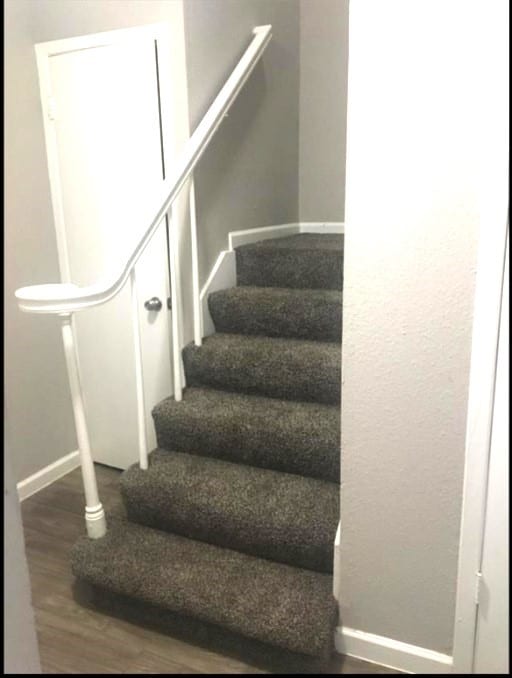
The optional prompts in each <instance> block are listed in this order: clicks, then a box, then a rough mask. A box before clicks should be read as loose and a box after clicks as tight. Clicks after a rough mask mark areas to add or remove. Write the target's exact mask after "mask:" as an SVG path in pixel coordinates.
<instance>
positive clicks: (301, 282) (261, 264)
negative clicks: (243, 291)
mask: <svg viewBox="0 0 512 678" xmlns="http://www.w3.org/2000/svg"><path fill="white" fill-rule="evenodd" d="M343 244H344V236H343V235H316V234H312V233H303V234H301V235H291V236H288V237H287V238H276V239H274V240H263V241H261V242H257V243H251V244H250V245H242V246H241V247H237V248H236V267H237V284H238V285H251V286H257V287H292V288H301V289H304V288H307V289H327V290H328V289H333V290H341V289H342V287H343Z"/></svg>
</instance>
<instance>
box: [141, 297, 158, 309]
mask: <svg viewBox="0 0 512 678" xmlns="http://www.w3.org/2000/svg"><path fill="white" fill-rule="evenodd" d="M144 308H145V309H147V310H148V311H160V310H161V308H162V302H161V301H160V299H159V298H158V297H151V299H148V300H147V301H145V302H144Z"/></svg>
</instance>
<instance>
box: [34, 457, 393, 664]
mask: <svg viewBox="0 0 512 678" xmlns="http://www.w3.org/2000/svg"><path fill="white" fill-rule="evenodd" d="M96 470H97V477H98V487H99V491H100V497H101V499H102V501H103V504H104V506H105V509H106V511H107V513H108V509H109V508H110V507H111V506H113V505H115V504H117V503H118V502H119V490H118V482H119V475H120V472H119V471H117V470H115V469H111V468H108V467H106V466H101V465H97V467H96ZM21 510H22V517H23V528H24V533H25V544H26V552H27V559H28V566H29V572H30V580H31V585H32V602H33V605H34V610H35V616H36V628H37V633H38V638H39V650H40V655H41V665H42V668H43V673H54V674H55V673H70V674H74V673H105V674H106V673H132V674H136V673H153V674H156V673H177V674H178V673H181V674H186V673H190V674H192V673H206V674H221V673H279V672H283V671H282V670H280V669H278V668H277V667H275V668H274V667H272V666H270V667H266V668H265V669H263V668H261V666H256V665H255V663H254V662H251V660H250V658H249V653H247V654H248V656H247V657H244V656H240V654H238V656H237V657H233V656H227V655H226V654H225V653H224V654H223V653H222V652H220V651H216V650H215V646H214V647H213V648H212V647H204V646H198V645H194V644H191V643H187V642H185V641H184V640H183V639H180V638H178V637H173V636H172V635H169V634H168V633H163V632H160V631H157V630H155V629H153V628H150V627H147V626H141V625H138V624H134V623H132V622H131V621H129V619H128V618H124V619H123V618H122V617H121V618H120V617H119V616H112V615H109V614H106V613H104V612H101V611H99V610H95V609H91V608H90V607H88V606H84V605H82V604H80V603H78V602H77V601H76V600H75V596H74V595H73V592H72V585H73V576H72V574H71V570H70V563H69V552H70V549H71V546H72V545H73V543H74V542H75V540H76V539H77V538H78V537H79V536H80V535H82V534H83V533H84V530H85V527H84V519H83V512H84V506H83V491H82V480H81V475H80V470H79V469H77V470H75V471H73V472H71V473H69V474H68V475H67V476H65V477H64V478H61V479H60V480H58V481H57V482H55V483H53V485H50V486H49V487H47V488H45V489H44V490H41V491H40V492H38V493H37V494H35V495H33V496H32V497H29V498H28V499H26V500H25V501H23V502H22V504H21ZM326 673H333V674H341V673H352V674H354V673H369V674H371V673H379V674H382V673H399V672H398V671H394V670H391V669H387V668H385V667H381V666H378V665H375V664H369V663H367V662H363V661H359V660H357V659H352V658H349V657H343V656H340V655H335V656H334V657H333V659H332V661H331V664H330V665H329V666H328V667H327V670H326Z"/></svg>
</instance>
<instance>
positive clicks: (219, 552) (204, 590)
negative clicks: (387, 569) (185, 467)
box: [72, 520, 337, 656]
mask: <svg viewBox="0 0 512 678" xmlns="http://www.w3.org/2000/svg"><path fill="white" fill-rule="evenodd" d="M72 569H73V573H74V575H75V576H76V577H77V578H78V579H80V580H84V581H86V582H89V583H90V584H92V585H93V586H98V587H101V588H103V589H106V590H107V591H111V592H112V593H114V594H119V595H122V596H128V597H131V598H132V599H134V600H136V601H140V602H143V603H148V604H150V605H156V606H157V607H159V608H164V609H166V610H170V611H172V612H176V613H178V614H184V615H189V616H191V617H194V618H197V619H199V620H203V621H205V622H210V623H213V624H216V625H219V626H222V627H224V628H227V629H229V630H231V631H234V632H238V633H240V634H242V635H245V636H247V637H249V638H254V639H256V640H260V641H263V642H266V643H270V644H272V645H277V646H282V647H284V648H286V649H288V650H291V651H293V652H301V653H304V654H308V655H312V656H323V655H324V654H326V653H328V652H329V651H330V649H331V647H332V637H333V631H334V627H335V624H336V615H337V612H336V603H335V600H334V598H333V596H332V577H331V576H330V575H326V574H321V573H318V572H313V571H311V570H301V569H298V568H294V567H291V566H289V565H283V564H280V563H273V562H270V561H268V560H263V559H260V558H255V557H253V556H248V555H245V554H242V553H238V552H237V551H233V550H229V549H224V548H219V547H217V546H212V545H210V544H205V543H203V542H199V541H194V540H190V539H186V538H184V537H180V536H177V535H173V534H168V533H165V532H161V531H159V530H153V529H151V528H147V527H141V526H140V525H136V524H134V523H131V522H125V521H115V520H113V521H111V522H110V524H109V530H108V532H107V534H106V535H105V536H104V537H102V538H101V539H89V538H87V537H83V538H81V539H80V540H79V541H78V542H77V543H76V544H75V546H74V547H73V551H72Z"/></svg>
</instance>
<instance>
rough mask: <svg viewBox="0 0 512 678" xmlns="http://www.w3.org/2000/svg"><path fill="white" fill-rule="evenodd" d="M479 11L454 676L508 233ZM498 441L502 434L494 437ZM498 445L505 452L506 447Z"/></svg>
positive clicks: (470, 639)
mask: <svg viewBox="0 0 512 678" xmlns="http://www.w3.org/2000/svg"><path fill="white" fill-rule="evenodd" d="M492 10H493V11H489V8H488V7H487V6H486V7H485V10H483V11H482V24H481V33H482V34H481V36H480V42H482V43H483V44H484V48H482V49H481V50H480V51H479V54H480V63H479V73H478V75H479V76H480V79H479V81H478V82H477V88H476V91H477V92H478V103H479V111H478V113H479V117H478V123H479V127H478V130H477V134H478V135H479V139H478V144H479V146H477V149H476V150H477V152H478V153H479V158H478V159H479V171H480V175H479V176H478V177H477V186H476V188H477V190H478V199H479V209H480V228H479V244H478V260H477V267H476V286H475V303H474V315H473V334H472V346H471V368H470V374H469V391H468V407H467V421H466V444H465V467H464V486H463V495H462V496H463V500H462V515H461V527H460V542H459V563H458V573H457V592H456V609H455V625H454V639H453V672H454V673H472V672H473V665H474V653H475V642H476V623H477V614H478V592H479V586H480V579H481V575H480V574H479V573H480V568H481V564H482V554H483V541H484V530H485V510H486V503H487V487H488V471H489V461H490V450H491V434H492V433H493V431H492V424H493V415H494V396H495V383H496V371H497V357H498V343H499V328H500V317H501V304H502V291H503V285H504V284H505V281H504V269H505V260H506V252H507V233H508V228H509V216H508V212H509V197H508V180H509V151H508V149H509V127H508V119H509V102H508V93H509V91H508V81H509V70H508V58H507V56H508V25H509V22H508V3H504V2H501V3H494V4H493V6H492ZM489 74H492V77H489ZM500 433H501V434H502V431H500ZM499 444H500V445H501V444H504V445H508V441H507V440H501V439H500V440H499Z"/></svg>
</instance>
